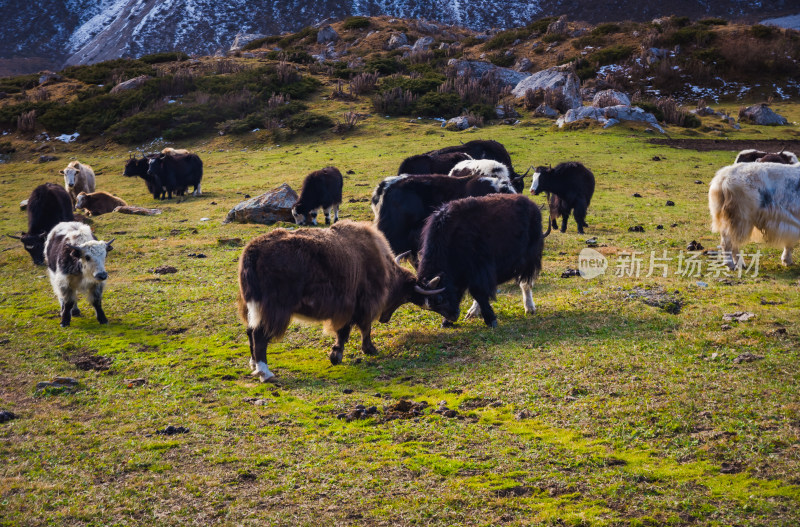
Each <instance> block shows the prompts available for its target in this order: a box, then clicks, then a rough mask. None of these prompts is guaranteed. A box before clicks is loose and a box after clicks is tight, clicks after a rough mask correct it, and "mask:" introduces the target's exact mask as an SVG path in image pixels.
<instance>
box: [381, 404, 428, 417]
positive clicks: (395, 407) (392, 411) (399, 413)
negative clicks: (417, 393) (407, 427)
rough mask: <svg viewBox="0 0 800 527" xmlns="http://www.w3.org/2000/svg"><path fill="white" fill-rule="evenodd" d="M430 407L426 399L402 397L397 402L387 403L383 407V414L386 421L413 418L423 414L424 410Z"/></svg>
mask: <svg viewBox="0 0 800 527" xmlns="http://www.w3.org/2000/svg"><path fill="white" fill-rule="evenodd" d="M427 407H428V403H427V402H425V401H420V402H414V401H409V400H407V399H401V400H399V401H397V402H396V403H395V404H390V405H386V406H384V407H383V414H384V420H385V421H392V420H394V419H411V418H413V417H419V416H421V415H423V412H424V411H425V409H426V408H427Z"/></svg>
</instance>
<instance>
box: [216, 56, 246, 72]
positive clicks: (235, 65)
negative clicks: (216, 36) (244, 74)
mask: <svg viewBox="0 0 800 527" xmlns="http://www.w3.org/2000/svg"><path fill="white" fill-rule="evenodd" d="M210 69H211V72H212V73H216V74H217V75H224V74H226V73H238V72H240V71H242V70H244V69H245V67H244V66H243V65H242V64H241V63H240V62H237V61H235V60H229V59H219V60H215V61H213V62H212V63H211V68H210Z"/></svg>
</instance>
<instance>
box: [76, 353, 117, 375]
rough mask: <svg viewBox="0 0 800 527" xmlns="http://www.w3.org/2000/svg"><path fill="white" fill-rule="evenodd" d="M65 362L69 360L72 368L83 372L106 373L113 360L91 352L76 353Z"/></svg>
mask: <svg viewBox="0 0 800 527" xmlns="http://www.w3.org/2000/svg"><path fill="white" fill-rule="evenodd" d="M67 360H69V362H70V363H71V364H72V365H73V366H75V367H76V368H78V369H79V370H83V371H89V370H94V371H106V370H107V369H108V368H110V367H111V363H112V362H114V359H112V358H111V357H103V356H102V355H98V354H97V353H96V352H93V351H85V352H81V353H76V354H75V355H73V356H71V357H70V358H69V359H67Z"/></svg>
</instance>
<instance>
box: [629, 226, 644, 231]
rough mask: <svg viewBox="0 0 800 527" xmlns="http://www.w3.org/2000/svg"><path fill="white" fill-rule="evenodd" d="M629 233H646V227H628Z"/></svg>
mask: <svg viewBox="0 0 800 527" xmlns="http://www.w3.org/2000/svg"><path fill="white" fill-rule="evenodd" d="M628 232H644V227H642V226H641V225H634V226H633V227H628Z"/></svg>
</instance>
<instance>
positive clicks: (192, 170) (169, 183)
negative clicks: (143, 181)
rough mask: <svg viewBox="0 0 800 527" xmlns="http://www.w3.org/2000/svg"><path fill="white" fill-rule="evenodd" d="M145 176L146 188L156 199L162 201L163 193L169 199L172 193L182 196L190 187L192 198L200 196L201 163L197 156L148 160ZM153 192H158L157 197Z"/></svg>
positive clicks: (172, 156)
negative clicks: (146, 178)
mask: <svg viewBox="0 0 800 527" xmlns="http://www.w3.org/2000/svg"><path fill="white" fill-rule="evenodd" d="M147 175H148V177H149V178H150V183H148V188H150V189H151V192H152V193H153V197H154V198H156V199H158V198H159V197H161V199H163V192H164V191H166V195H167V198H169V199H171V198H172V193H173V192H175V193H176V194H177V195H178V196H182V195H183V194H184V192H185V191H186V189H187V188H189V186H190V185H191V186H193V187H194V192H192V194H193V195H194V196H200V195H201V194H202V190H201V182H202V180H203V161H202V160H201V159H200V158H199V157H198V156H197V154H182V155H178V154H170V155H161V156H157V157H153V158H150V159H149V160H148V167H147ZM162 188H163V190H162ZM153 191H158V195H157V194H156V192H153Z"/></svg>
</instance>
